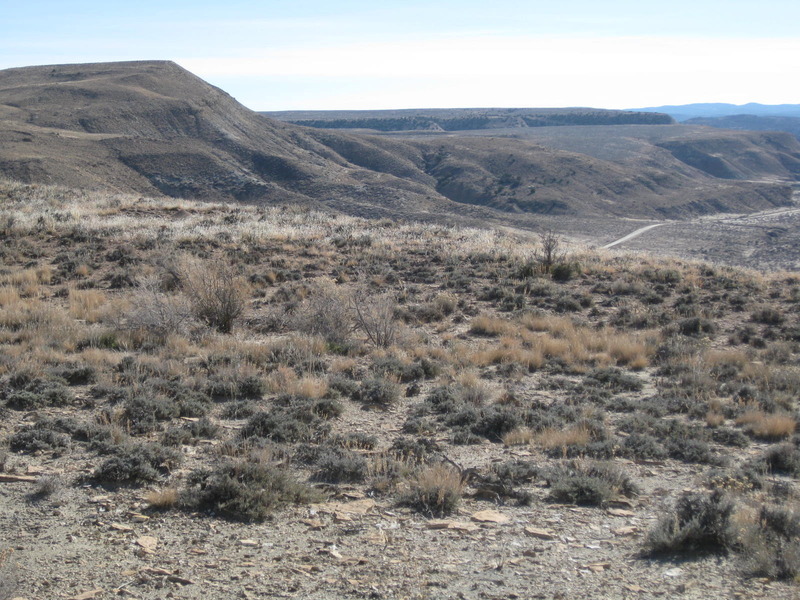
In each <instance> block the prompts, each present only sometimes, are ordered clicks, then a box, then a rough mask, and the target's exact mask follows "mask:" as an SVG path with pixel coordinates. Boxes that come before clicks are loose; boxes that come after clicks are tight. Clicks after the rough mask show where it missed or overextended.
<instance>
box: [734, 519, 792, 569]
mask: <svg viewBox="0 0 800 600" xmlns="http://www.w3.org/2000/svg"><path fill="white" fill-rule="evenodd" d="M738 541H739V544H738V546H739V550H740V552H741V555H742V567H743V570H744V572H745V574H746V575H748V576H750V577H769V578H771V579H794V580H797V578H798V576H800V514H798V511H797V507H796V506H785V505H769V504H765V505H763V506H761V508H760V510H759V514H758V517H757V519H756V520H755V522H753V523H751V524H748V525H746V526H745V527H744V528H743V530H742V532H741V534H740V536H739V540H738Z"/></svg>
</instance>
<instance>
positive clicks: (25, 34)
mask: <svg viewBox="0 0 800 600" xmlns="http://www.w3.org/2000/svg"><path fill="white" fill-rule="evenodd" d="M3 4H4V5H7V6H3V7H2V9H3V10H2V17H0V68H8V67H19V66H27V65H36V64H56V63H72V62H102V61H114V60H141V59H170V60H174V61H176V62H178V63H179V64H180V65H182V66H184V67H186V68H187V69H189V70H191V71H192V72H194V73H195V74H197V75H199V76H200V77H202V78H204V79H206V80H207V81H209V82H211V83H213V84H214V85H217V86H219V87H221V88H223V89H224V90H225V91H227V92H229V93H230V94H232V95H233V96H234V97H236V98H237V99H238V100H240V101H241V102H243V103H244V104H245V105H247V106H249V107H250V108H253V109H256V110H291V109H326V108H327V109H347V108H352V109H367V108H412V107H465V106H530V107H539V106H597V107H604V108H625V107H635V106H652V105H660V104H684V103H689V102H732V103H737V104H739V103H745V102H761V103H765V104H776V103H800V84H798V81H797V78H798V75H799V74H800V34H798V23H800V2H798V1H797V0H762V1H761V2H758V3H756V2H753V1H752V0H748V1H746V2H745V1H743V0H725V1H722V0H694V1H687V0H676V1H673V2H663V1H659V2H654V1H647V0H638V1H631V0H607V1H604V2H598V1H597V0H594V1H590V0H561V1H560V2H554V1H552V0H550V1H547V2H544V1H540V0H532V1H528V2H522V1H519V0H518V1H508V0H493V1H491V2H488V1H481V2H477V1H470V0H462V1H451V0H439V1H437V0H428V1H427V2H422V1H418V0H405V1H400V2H398V1H394V0H390V1H384V2H382V3H378V2H376V1H375V0H373V1H372V2H365V1H362V0H350V1H339V2H323V1H320V0H295V1H274V0H273V1H268V2H252V1H245V0H228V1H227V2H224V3H223V2H206V1H204V0H194V1H191V2H189V1H177V2H175V1H173V2H170V1H168V0H163V1H161V2H156V1H153V0H140V1H139V2H136V3H112V2H107V1H106V2H97V1H74V2H64V1H63V0H61V1H58V2H56V1H36V0H33V1H30V2H27V3H22V2H10V1H9V0H5V1H4V2H3Z"/></svg>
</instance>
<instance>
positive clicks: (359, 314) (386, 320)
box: [350, 289, 397, 348]
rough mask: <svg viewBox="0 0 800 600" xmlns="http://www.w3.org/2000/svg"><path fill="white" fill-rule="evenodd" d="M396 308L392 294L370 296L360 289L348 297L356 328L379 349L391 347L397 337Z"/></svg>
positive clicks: (395, 301)
mask: <svg viewBox="0 0 800 600" xmlns="http://www.w3.org/2000/svg"><path fill="white" fill-rule="evenodd" d="M396 306H397V300H396V298H395V296H394V294H392V293H388V292H387V293H384V294H380V295H370V294H369V293H367V292H366V291H365V290H363V289H362V290H358V291H356V292H355V293H354V294H353V295H352V296H351V297H350V308H351V309H352V312H353V318H354V319H355V324H356V327H357V328H358V329H360V330H361V331H362V332H364V334H365V335H366V336H367V338H368V339H369V341H370V342H372V343H373V344H375V345H376V346H378V347H380V348H385V347H387V346H391V345H392V344H393V343H394V341H395V339H396V337H397V320H396V319H395V314H394V312H395V308H396Z"/></svg>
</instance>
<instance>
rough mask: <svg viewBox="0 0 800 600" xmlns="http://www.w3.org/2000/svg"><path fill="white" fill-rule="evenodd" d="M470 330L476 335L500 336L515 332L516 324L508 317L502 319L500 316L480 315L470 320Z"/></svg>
mask: <svg viewBox="0 0 800 600" xmlns="http://www.w3.org/2000/svg"><path fill="white" fill-rule="evenodd" d="M469 331H470V333H473V334H475V335H486V336H491V337H498V336H501V335H508V334H511V333H513V332H514V326H513V324H512V323H510V322H509V321H507V320H506V319H501V318H500V317H493V316H491V315H478V316H477V317H475V318H474V319H472V321H471V322H470V325H469Z"/></svg>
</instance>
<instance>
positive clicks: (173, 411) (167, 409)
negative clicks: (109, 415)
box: [123, 394, 180, 433]
mask: <svg viewBox="0 0 800 600" xmlns="http://www.w3.org/2000/svg"><path fill="white" fill-rule="evenodd" d="M123 415H124V419H125V424H126V427H127V428H128V429H129V430H130V431H132V432H133V433H149V432H151V431H155V430H156V429H158V427H159V423H160V422H161V421H168V420H170V419H173V418H176V417H178V416H179V415H180V408H179V406H178V405H177V404H176V403H175V401H174V400H172V399H171V398H167V397H165V396H153V395H149V394H141V395H136V396H133V397H131V398H128V400H126V401H125V410H124V413H123Z"/></svg>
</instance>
